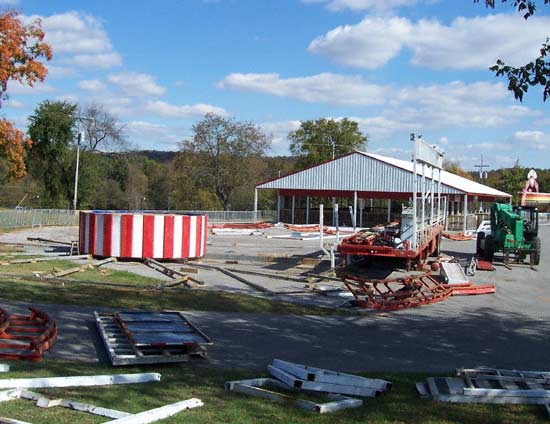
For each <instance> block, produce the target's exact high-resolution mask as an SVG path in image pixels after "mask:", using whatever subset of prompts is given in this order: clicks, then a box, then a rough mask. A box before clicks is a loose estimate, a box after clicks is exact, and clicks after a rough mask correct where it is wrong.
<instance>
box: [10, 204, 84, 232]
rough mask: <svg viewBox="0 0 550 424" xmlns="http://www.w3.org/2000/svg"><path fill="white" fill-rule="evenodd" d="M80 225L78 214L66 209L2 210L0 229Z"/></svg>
mask: <svg viewBox="0 0 550 424" xmlns="http://www.w3.org/2000/svg"><path fill="white" fill-rule="evenodd" d="M48 225H78V214H77V213H76V214H75V213H74V211H71V210H65V209H5V210H0V228H26V227H31V228H32V227H41V226H48Z"/></svg>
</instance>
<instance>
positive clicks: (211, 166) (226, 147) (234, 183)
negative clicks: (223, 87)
mask: <svg viewBox="0 0 550 424" xmlns="http://www.w3.org/2000/svg"><path fill="white" fill-rule="evenodd" d="M193 132H194V136H193V138H192V139H190V140H185V141H183V142H182V143H181V153H182V154H185V155H188V159H191V158H192V160H193V162H194V163H193V166H192V167H187V168H188V172H189V173H191V174H192V175H191V176H192V179H193V180H195V181H200V187H202V188H205V187H208V188H211V189H212V191H213V192H214V193H215V194H216V197H217V198H218V200H219V202H220V204H221V206H222V208H223V209H224V210H229V209H230V208H231V203H232V200H233V199H232V198H233V194H234V192H235V189H236V188H237V187H240V186H242V185H243V184H245V183H246V182H247V181H249V180H251V179H252V175H251V170H250V168H249V167H248V166H246V163H247V160H248V159H249V158H251V157H259V156H261V155H263V154H264V153H265V151H266V150H267V149H268V148H269V146H270V145H271V137H270V136H268V135H266V134H265V133H264V132H263V131H262V130H261V128H259V127H258V126H256V125H254V124H253V123H251V122H240V121H236V120H235V119H228V118H224V117H222V116H219V115H215V114H211V113H210V114H207V115H205V117H204V119H203V120H202V121H200V122H198V123H196V124H195V125H193Z"/></svg>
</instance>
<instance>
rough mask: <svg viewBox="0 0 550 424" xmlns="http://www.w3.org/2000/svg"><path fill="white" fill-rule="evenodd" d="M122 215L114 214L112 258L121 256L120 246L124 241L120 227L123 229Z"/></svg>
mask: <svg viewBox="0 0 550 424" xmlns="http://www.w3.org/2000/svg"><path fill="white" fill-rule="evenodd" d="M120 217H121V215H120V214H118V213H115V214H113V229H112V231H111V256H114V257H119V256H120V245H121V243H122V240H121V239H120V227H121V219H120Z"/></svg>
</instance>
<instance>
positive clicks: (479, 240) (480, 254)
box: [476, 232, 485, 258]
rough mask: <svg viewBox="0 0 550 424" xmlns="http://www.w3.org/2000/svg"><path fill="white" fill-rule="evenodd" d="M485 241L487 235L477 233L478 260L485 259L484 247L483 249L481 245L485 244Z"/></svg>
mask: <svg viewBox="0 0 550 424" xmlns="http://www.w3.org/2000/svg"><path fill="white" fill-rule="evenodd" d="M483 239H485V233H484V232H479V233H477V240H476V255H477V257H478V258H483V247H481V244H482V243H483Z"/></svg>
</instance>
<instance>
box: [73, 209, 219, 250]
mask: <svg viewBox="0 0 550 424" xmlns="http://www.w3.org/2000/svg"><path fill="white" fill-rule="evenodd" d="M207 225H208V222H207V217H206V216H205V215H171V214H153V213H137V212H136V213H134V212H123V211H120V212H119V211H89V212H80V228H79V229H80V240H79V246H80V249H79V250H80V254H91V255H94V256H103V257H111V256H114V257H117V258H129V259H130V258H135V259H141V258H155V259H185V258H201V257H203V256H204V255H205V253H206V234H207Z"/></svg>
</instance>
